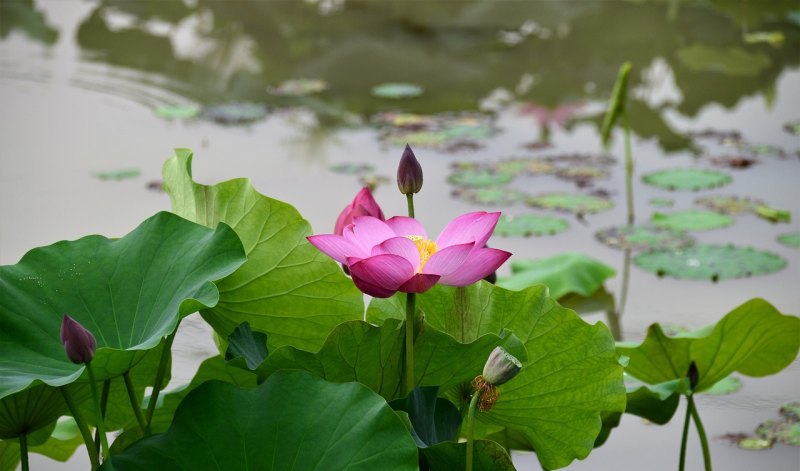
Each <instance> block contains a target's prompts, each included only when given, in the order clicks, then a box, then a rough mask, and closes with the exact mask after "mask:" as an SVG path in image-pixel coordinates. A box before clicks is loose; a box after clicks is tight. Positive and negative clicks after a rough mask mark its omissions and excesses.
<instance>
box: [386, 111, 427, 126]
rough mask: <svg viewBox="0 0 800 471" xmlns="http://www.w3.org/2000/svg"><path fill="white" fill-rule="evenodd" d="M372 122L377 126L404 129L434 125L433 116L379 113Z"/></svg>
mask: <svg viewBox="0 0 800 471" xmlns="http://www.w3.org/2000/svg"><path fill="white" fill-rule="evenodd" d="M372 120H373V121H374V122H375V123H376V124H379V125H386V126H392V127H395V128H406V129H424V128H428V127H431V126H434V125H435V124H436V117H435V116H430V115H421V114H414V113H395V112H388V113H381V114H378V115H375V116H374V117H373V118H372Z"/></svg>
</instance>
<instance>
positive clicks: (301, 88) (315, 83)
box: [267, 78, 328, 96]
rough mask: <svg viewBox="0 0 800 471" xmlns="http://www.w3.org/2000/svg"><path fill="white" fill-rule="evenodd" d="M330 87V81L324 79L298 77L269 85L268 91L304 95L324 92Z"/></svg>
mask: <svg viewBox="0 0 800 471" xmlns="http://www.w3.org/2000/svg"><path fill="white" fill-rule="evenodd" d="M327 89H328V82H326V81H324V80H322V79H308V78H298V79H291V80H287V81H285V82H281V83H279V84H278V85H276V86H274V87H268V88H267V92H269V93H270V94H272V95H279V96H303V95H311V94H312V93H319V92H323V91H325V90H327Z"/></svg>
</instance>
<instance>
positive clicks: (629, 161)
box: [622, 110, 633, 225]
mask: <svg viewBox="0 0 800 471" xmlns="http://www.w3.org/2000/svg"><path fill="white" fill-rule="evenodd" d="M622 120H623V122H624V125H625V197H626V202H627V204H628V225H633V155H632V153H631V129H630V126H628V111H627V110H624V111H623V112H622Z"/></svg>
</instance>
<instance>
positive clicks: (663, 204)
mask: <svg viewBox="0 0 800 471" xmlns="http://www.w3.org/2000/svg"><path fill="white" fill-rule="evenodd" d="M647 202H648V203H650V206H655V207H656V208H671V207H673V206H675V200H674V199H672V198H650V199H649V200H647Z"/></svg>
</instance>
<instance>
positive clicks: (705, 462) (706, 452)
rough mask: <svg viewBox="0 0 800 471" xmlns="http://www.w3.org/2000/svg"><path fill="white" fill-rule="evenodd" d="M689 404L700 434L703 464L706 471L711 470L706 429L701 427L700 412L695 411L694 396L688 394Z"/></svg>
mask: <svg viewBox="0 0 800 471" xmlns="http://www.w3.org/2000/svg"><path fill="white" fill-rule="evenodd" d="M689 404H691V406H692V419H694V426H695V427H696V428H697V434H698V435H699V436H700V446H701V447H702V448H703V465H704V466H705V470H706V471H711V452H710V451H709V449H708V438H706V429H705V428H704V427H703V422H701V421H700V414H698V413H697V406H695V405H694V398H693V397H692V396H691V395H690V396H689Z"/></svg>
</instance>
